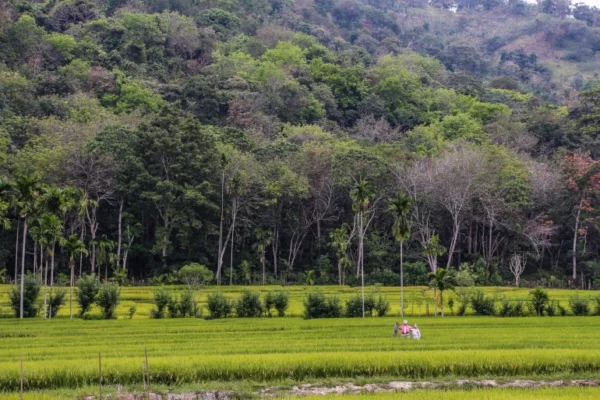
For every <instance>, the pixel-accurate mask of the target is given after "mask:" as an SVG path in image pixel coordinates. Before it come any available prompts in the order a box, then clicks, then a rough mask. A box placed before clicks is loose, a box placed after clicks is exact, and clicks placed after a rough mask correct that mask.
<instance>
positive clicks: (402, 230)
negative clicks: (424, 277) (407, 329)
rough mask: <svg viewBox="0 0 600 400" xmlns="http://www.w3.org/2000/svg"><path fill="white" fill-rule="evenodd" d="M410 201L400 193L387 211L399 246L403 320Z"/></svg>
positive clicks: (402, 314)
mask: <svg viewBox="0 0 600 400" xmlns="http://www.w3.org/2000/svg"><path fill="white" fill-rule="evenodd" d="M411 205H412V200H411V198H410V197H408V196H406V195H404V194H402V193H400V194H398V196H397V197H396V198H395V199H392V200H390V204H389V207H388V211H389V212H390V213H391V214H392V215H393V216H394V225H393V226H392V233H393V235H394V239H396V241H397V242H398V243H399V244H400V315H401V316H402V318H404V254H403V250H404V242H405V241H407V240H408V239H409V238H410V234H411V226H410V210H411Z"/></svg>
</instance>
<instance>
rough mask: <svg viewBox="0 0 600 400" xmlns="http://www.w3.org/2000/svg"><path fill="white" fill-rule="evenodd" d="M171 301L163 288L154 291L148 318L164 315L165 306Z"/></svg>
mask: <svg viewBox="0 0 600 400" xmlns="http://www.w3.org/2000/svg"><path fill="white" fill-rule="evenodd" d="M171 302H172V299H171V294H170V293H169V292H168V291H167V290H166V289H164V288H161V289H159V290H157V291H156V292H154V305H155V306H156V308H153V309H152V310H151V312H150V318H156V319H161V318H164V317H165V310H166V308H167V306H168V305H169V304H170V303H171Z"/></svg>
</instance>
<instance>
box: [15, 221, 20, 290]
mask: <svg viewBox="0 0 600 400" xmlns="http://www.w3.org/2000/svg"><path fill="white" fill-rule="evenodd" d="M20 228H21V220H20V219H17V240H16V241H15V243H16V244H15V276H14V278H15V285H16V284H17V282H18V280H17V279H18V276H19V231H20V230H21V229H20Z"/></svg>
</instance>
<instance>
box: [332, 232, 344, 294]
mask: <svg viewBox="0 0 600 400" xmlns="http://www.w3.org/2000/svg"><path fill="white" fill-rule="evenodd" d="M329 238H330V239H331V243H330V246H331V247H332V248H333V250H334V251H335V255H336V256H337V259H338V279H339V284H340V286H341V285H343V282H344V271H343V270H344V266H345V264H346V263H347V261H348V254H347V252H348V244H349V243H348V241H349V239H348V230H347V229H346V227H345V226H343V227H341V228H337V229H335V230H333V231H332V232H331V233H330V234H329Z"/></svg>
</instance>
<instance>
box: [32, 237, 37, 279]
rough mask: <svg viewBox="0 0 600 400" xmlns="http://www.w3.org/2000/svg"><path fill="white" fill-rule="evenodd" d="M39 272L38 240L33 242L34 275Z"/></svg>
mask: <svg viewBox="0 0 600 400" xmlns="http://www.w3.org/2000/svg"><path fill="white" fill-rule="evenodd" d="M36 274H37V242H36V241H34V242H33V276H34V277H35V275H36Z"/></svg>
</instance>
